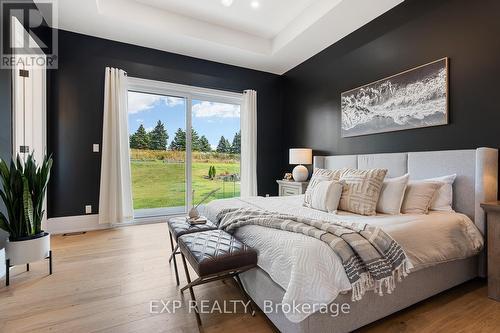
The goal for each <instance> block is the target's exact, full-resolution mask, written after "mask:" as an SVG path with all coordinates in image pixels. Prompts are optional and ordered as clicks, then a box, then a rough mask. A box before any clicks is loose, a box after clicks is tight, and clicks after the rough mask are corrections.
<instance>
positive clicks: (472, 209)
mask: <svg viewBox="0 0 500 333" xmlns="http://www.w3.org/2000/svg"><path fill="white" fill-rule="evenodd" d="M314 167H317V168H323V169H340V168H354V169H373V168H385V169H387V170H388V173H387V177H389V178H392V177H397V176H402V175H404V174H405V173H409V174H410V179H414V180H418V179H426V178H433V177H439V176H445V175H450V174H457V178H456V180H455V183H454V184H453V206H454V207H453V209H455V211H457V212H460V213H463V214H465V215H467V216H469V217H470V218H471V219H472V220H473V221H474V223H475V224H476V225H477V227H478V228H479V230H481V232H483V233H484V229H485V217H484V212H483V210H482V209H481V207H480V204H481V202H485V201H495V200H497V196H498V194H497V193H498V150H497V149H493V148H478V149H470V150H446V151H427V152H415V153H393V154H368V155H339V156H315V157H314Z"/></svg>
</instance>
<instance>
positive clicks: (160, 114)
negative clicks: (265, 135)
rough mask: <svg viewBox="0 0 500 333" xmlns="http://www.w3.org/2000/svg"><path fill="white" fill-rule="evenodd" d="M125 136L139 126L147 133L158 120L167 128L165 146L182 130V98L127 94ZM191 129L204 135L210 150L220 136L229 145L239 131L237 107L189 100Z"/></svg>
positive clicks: (183, 109)
mask: <svg viewBox="0 0 500 333" xmlns="http://www.w3.org/2000/svg"><path fill="white" fill-rule="evenodd" d="M128 109H129V118H128V123H129V124H128V126H129V133H130V134H133V133H134V132H135V131H136V130H137V128H139V126H140V125H141V124H143V125H144V127H145V128H146V130H147V131H150V130H152V129H153V128H154V126H155V125H156V123H157V122H158V120H161V121H162V122H163V123H164V124H165V125H166V128H167V132H168V135H169V139H168V144H170V141H171V140H172V139H173V138H174V136H175V132H176V131H177V129H178V128H179V127H180V128H182V129H185V127H186V114H185V101H184V99H182V98H177V97H167V96H161V95H152V94H144V93H137V92H129V94H128ZM193 128H194V129H195V130H196V131H197V132H198V134H199V135H200V136H202V135H205V136H206V137H207V139H208V141H209V142H210V144H211V145H212V147H213V148H215V147H216V146H217V144H218V143H219V139H220V137H221V135H224V137H225V138H227V139H228V140H229V142H232V140H233V137H234V134H235V133H236V132H238V131H239V130H240V106H239V105H232V104H222V103H212V102H206V101H198V100H193Z"/></svg>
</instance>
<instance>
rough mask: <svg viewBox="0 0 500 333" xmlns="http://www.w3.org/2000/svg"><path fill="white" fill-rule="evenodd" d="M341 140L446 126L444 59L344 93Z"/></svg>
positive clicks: (445, 65) (446, 82)
mask: <svg viewBox="0 0 500 333" xmlns="http://www.w3.org/2000/svg"><path fill="white" fill-rule="evenodd" d="M341 101H342V137H351V136H358V135H367V134H375V133H383V132H391V131H399V130H406V129H413V128H422V127H429V126H438V125H445V124H447V123H448V59H447V58H443V59H440V60H437V61H434V62H431V63H429V64H426V65H422V66H419V67H417V68H414V69H411V70H408V71H405V72H402V73H399V74H396V75H393V76H391V77H389V78H386V79H382V80H379V81H376V82H373V83H370V84H367V85H364V86H362V87H359V88H356V89H352V90H350V91H347V92H344V93H342V95H341Z"/></svg>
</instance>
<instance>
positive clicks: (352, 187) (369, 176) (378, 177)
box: [339, 169, 387, 215]
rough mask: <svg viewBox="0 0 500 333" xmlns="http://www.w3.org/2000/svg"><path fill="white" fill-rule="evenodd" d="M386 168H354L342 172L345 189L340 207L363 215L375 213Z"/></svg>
mask: <svg viewBox="0 0 500 333" xmlns="http://www.w3.org/2000/svg"><path fill="white" fill-rule="evenodd" d="M386 174H387V170H386V169H372V170H354V169H347V170H344V171H343V172H342V175H341V176H340V181H344V182H345V184H344V189H343V190H342V196H341V198H340V205H339V209H341V210H345V211H348V212H352V213H355V214H361V215H375V214H376V208H377V201H378V197H379V195H380V190H381V189H382V184H383V182H384V178H385V175H386Z"/></svg>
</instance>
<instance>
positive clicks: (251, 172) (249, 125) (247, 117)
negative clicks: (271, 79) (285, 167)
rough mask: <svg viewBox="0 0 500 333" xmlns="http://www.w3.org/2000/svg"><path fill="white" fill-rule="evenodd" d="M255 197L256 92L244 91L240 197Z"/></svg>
mask: <svg viewBox="0 0 500 333" xmlns="http://www.w3.org/2000/svg"><path fill="white" fill-rule="evenodd" d="M255 195H257V92H256V91H255V90H245V92H244V94H243V104H242V105H241V196H242V197H248V196H255Z"/></svg>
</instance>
